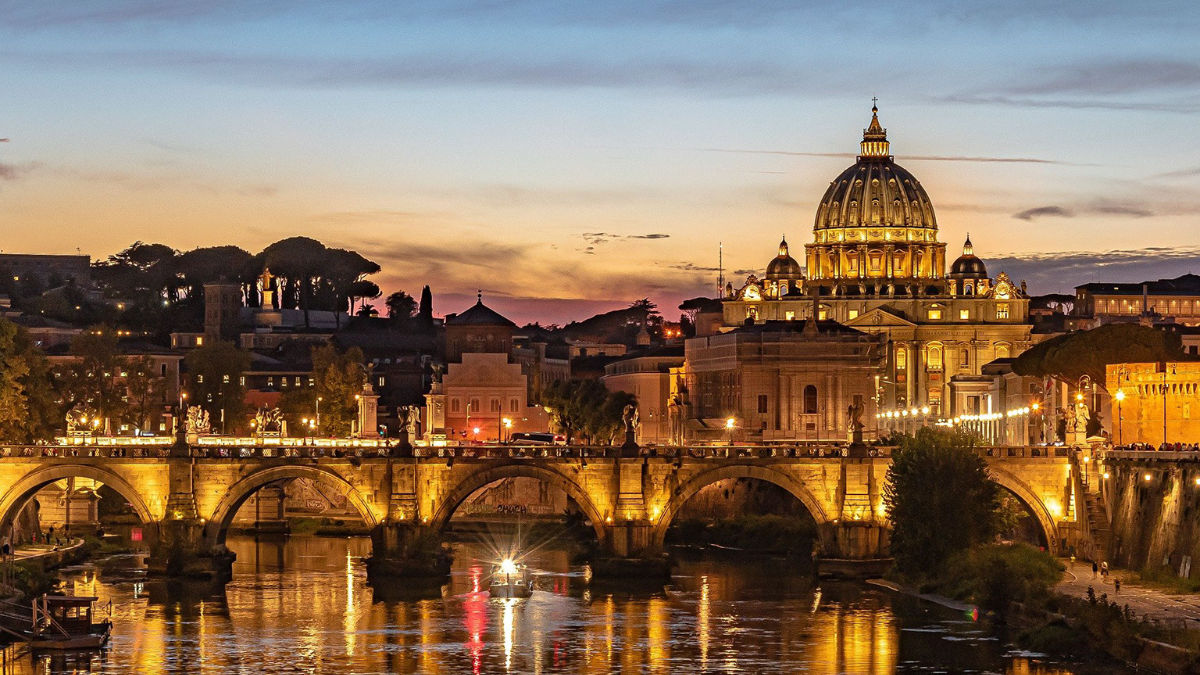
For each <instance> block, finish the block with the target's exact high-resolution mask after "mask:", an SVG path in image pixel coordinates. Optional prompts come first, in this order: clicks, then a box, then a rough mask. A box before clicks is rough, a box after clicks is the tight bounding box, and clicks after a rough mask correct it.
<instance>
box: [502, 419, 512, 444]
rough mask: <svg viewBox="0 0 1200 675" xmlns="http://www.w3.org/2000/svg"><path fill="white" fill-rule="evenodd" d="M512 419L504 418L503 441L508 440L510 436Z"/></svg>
mask: <svg viewBox="0 0 1200 675" xmlns="http://www.w3.org/2000/svg"><path fill="white" fill-rule="evenodd" d="M512 424H513V422H512V420H511V419H509V418H508V417H505V418H504V442H506V443H507V442H508V441H509V439H511V438H512Z"/></svg>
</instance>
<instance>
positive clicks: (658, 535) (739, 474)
mask: <svg viewBox="0 0 1200 675" xmlns="http://www.w3.org/2000/svg"><path fill="white" fill-rule="evenodd" d="M731 478H754V479H756V480H761V481H766V482H768V483H773V484H775V485H778V486H779V487H781V488H783V489H784V490H787V491H788V493H790V494H791V495H792V496H793V497H795V498H796V499H799V500H800V503H802V504H804V508H806V509H808V512H809V514H810V515H812V518H813V520H814V521H816V523H817V526H818V527H817V531H818V532H821V531H822V530H823V529H824V528H821V527H820V526H821V525H823V524H825V523H826V522H827V521H828V520H829V516H828V514H826V513H825V507H824V506H822V505H821V501H820V500H819V499H817V497H816V495H814V494H813V493H812V491H811V490H809V489H808V487H807V486H806V485H804V483H803V482H802V481H799V480H797V479H795V478H793V477H792V476H790V475H788V474H786V473H784V472H782V471H777V470H775V469H770V468H767V467H764V466H756V465H753V464H733V465H726V466H721V467H717V468H714V469H709V470H707V471H703V472H701V473H699V474H697V475H695V476H693V477H692V478H690V479H689V480H688V481H687V482H685V483H683V484H682V485H680V486H679V487H678V488H676V489H675V492H674V494H672V495H671V498H670V500H669V501H668V502H667V505H666V506H665V507H663V511H662V514H660V515H659V517H658V520H657V522H655V523H654V535H653V536H654V538H653V542H654V546H655V547H656V548H662V546H663V542H664V540H665V539H666V537H667V530H668V529H670V527H671V522H672V521H673V520H675V515H676V514H677V513H679V510H680V509H681V508H683V505H684V504H686V503H687V501H688V500H689V499H691V498H692V497H694V496H695V495H696V493H697V492H699V491H700V490H702V489H704V488H705V487H707V486H709V485H712V484H713V483H716V482H718V481H722V480H728V479H731Z"/></svg>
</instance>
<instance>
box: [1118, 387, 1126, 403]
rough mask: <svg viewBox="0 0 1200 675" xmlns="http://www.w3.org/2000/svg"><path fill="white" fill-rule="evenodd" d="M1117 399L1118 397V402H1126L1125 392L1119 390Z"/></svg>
mask: <svg viewBox="0 0 1200 675" xmlns="http://www.w3.org/2000/svg"><path fill="white" fill-rule="evenodd" d="M1116 397H1117V400H1118V401H1124V400H1125V392H1124V391H1121V390H1120V389H1118V390H1117V394H1116Z"/></svg>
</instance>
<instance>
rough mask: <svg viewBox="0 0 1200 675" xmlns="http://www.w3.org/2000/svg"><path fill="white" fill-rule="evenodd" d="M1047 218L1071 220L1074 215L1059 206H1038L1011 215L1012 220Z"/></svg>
mask: <svg viewBox="0 0 1200 675" xmlns="http://www.w3.org/2000/svg"><path fill="white" fill-rule="evenodd" d="M1048 216H1052V217H1056V218H1072V217H1074V216H1075V214H1074V213H1073V212H1071V211H1070V210H1068V209H1064V208H1063V207H1061V206H1039V207H1037V208H1034V209H1025V210H1024V211H1020V212H1017V213H1014V214H1013V218H1020V219H1021V220H1033V219H1035V218H1045V217H1048Z"/></svg>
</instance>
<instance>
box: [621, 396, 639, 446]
mask: <svg viewBox="0 0 1200 675" xmlns="http://www.w3.org/2000/svg"><path fill="white" fill-rule="evenodd" d="M621 419H622V420H624V422H625V443H624V444H623V445H622V446H621V448H622V449H625V450H631V451H632V450H637V448H638V443H637V427H638V409H637V404H635V403H630V404H628V405H626V406H625V410H624V411H623V412H622V413H621Z"/></svg>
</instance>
